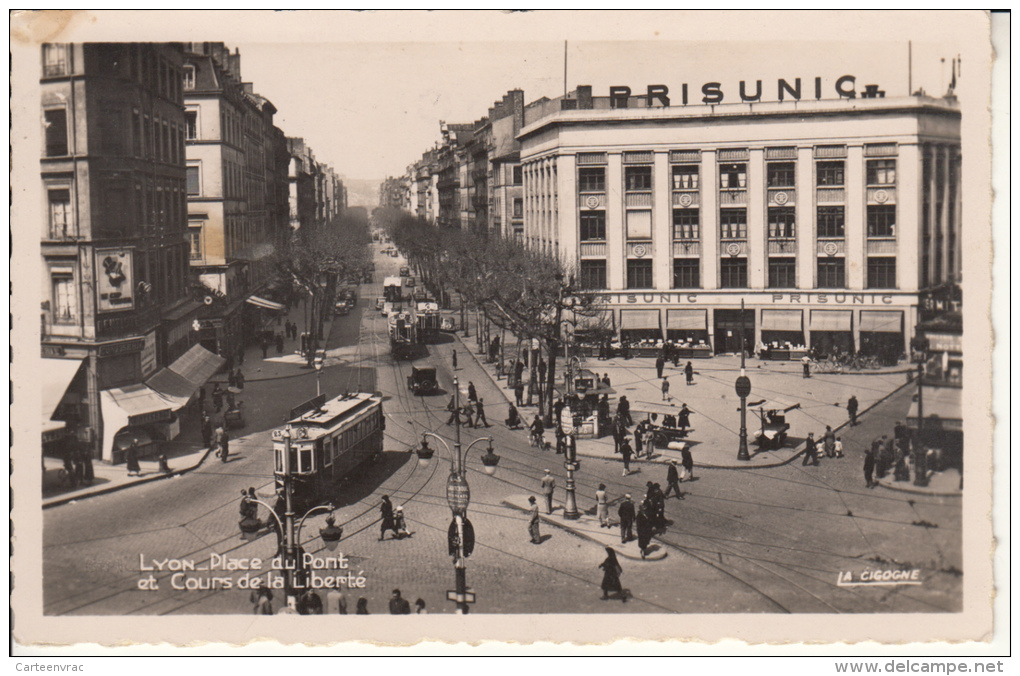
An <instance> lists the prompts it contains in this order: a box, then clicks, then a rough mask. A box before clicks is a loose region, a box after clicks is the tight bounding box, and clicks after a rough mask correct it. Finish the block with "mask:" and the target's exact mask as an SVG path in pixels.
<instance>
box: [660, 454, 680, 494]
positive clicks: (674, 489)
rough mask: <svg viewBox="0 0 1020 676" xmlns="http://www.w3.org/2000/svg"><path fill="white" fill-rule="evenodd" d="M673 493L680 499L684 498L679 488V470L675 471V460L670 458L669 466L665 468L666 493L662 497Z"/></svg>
mask: <svg viewBox="0 0 1020 676" xmlns="http://www.w3.org/2000/svg"><path fill="white" fill-rule="evenodd" d="M673 493H676V496H677V497H678V498H680V499H681V500H683V499H684V494H683V492H682V491H681V490H680V472H679V471H677V468H676V460H670V461H669V467H668V468H666V493H665V494H664V495H663V496H662V497H663V499H666V498H668V497H669V496H670V495H672V494H673Z"/></svg>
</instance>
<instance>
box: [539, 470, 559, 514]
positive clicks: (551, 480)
mask: <svg viewBox="0 0 1020 676" xmlns="http://www.w3.org/2000/svg"><path fill="white" fill-rule="evenodd" d="M554 490H556V477H554V476H553V475H552V472H550V471H549V470H546V471H545V476H544V477H542V494H543V495H545V513H546V514H552V509H553V491H554Z"/></svg>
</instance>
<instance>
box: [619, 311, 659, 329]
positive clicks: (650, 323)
mask: <svg viewBox="0 0 1020 676" xmlns="http://www.w3.org/2000/svg"><path fill="white" fill-rule="evenodd" d="M620 328H621V329H624V330H627V329H638V330H640V329H655V330H659V329H660V324H659V311H658V310H620Z"/></svg>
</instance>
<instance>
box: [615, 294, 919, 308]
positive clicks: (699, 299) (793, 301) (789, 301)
mask: <svg viewBox="0 0 1020 676" xmlns="http://www.w3.org/2000/svg"><path fill="white" fill-rule="evenodd" d="M599 300H600V301H601V302H602V303H604V304H607V305H647V304H655V305H705V306H708V305H732V304H735V303H736V304H739V303H740V301H741V300H743V301H745V302H747V303H749V304H752V305H897V306H900V305H914V304H916V303H917V296H914V295H911V294H888V293H870V292H868V293H860V292H858V293H854V292H849V291H837V292H835V293H832V292H821V293H820V292H817V291H810V292H807V291H806V292H793V293H741V294H726V293H715V292H707V293H696V292H686V291H644V292H637V293H634V292H618V293H613V292H610V293H603V294H599Z"/></svg>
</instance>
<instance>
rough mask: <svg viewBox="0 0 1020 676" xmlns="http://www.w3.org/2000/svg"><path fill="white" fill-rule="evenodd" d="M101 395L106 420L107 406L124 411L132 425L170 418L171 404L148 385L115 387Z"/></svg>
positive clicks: (138, 384)
mask: <svg viewBox="0 0 1020 676" xmlns="http://www.w3.org/2000/svg"><path fill="white" fill-rule="evenodd" d="M100 395H101V397H100V398H101V399H102V401H103V405H104V409H103V417H104V418H105V417H106V405H107V404H108V405H109V406H112V407H114V408H115V409H117V410H119V411H122V412H123V413H124V414H125V415H127V417H128V420H129V422H131V423H138V422H151V421H152V420H159V419H164V418H169V413H170V407H171V402H169V401H167V400H166V399H164V398H163V397H161V396H159V393H158V392H156V391H155V390H153V389H152V388H151V387H149V386H148V385H143V384H141V383H137V384H135V385H128V386H126V387H114V388H111V389H109V390H103V391H102V392H100ZM142 419H144V420H142Z"/></svg>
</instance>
